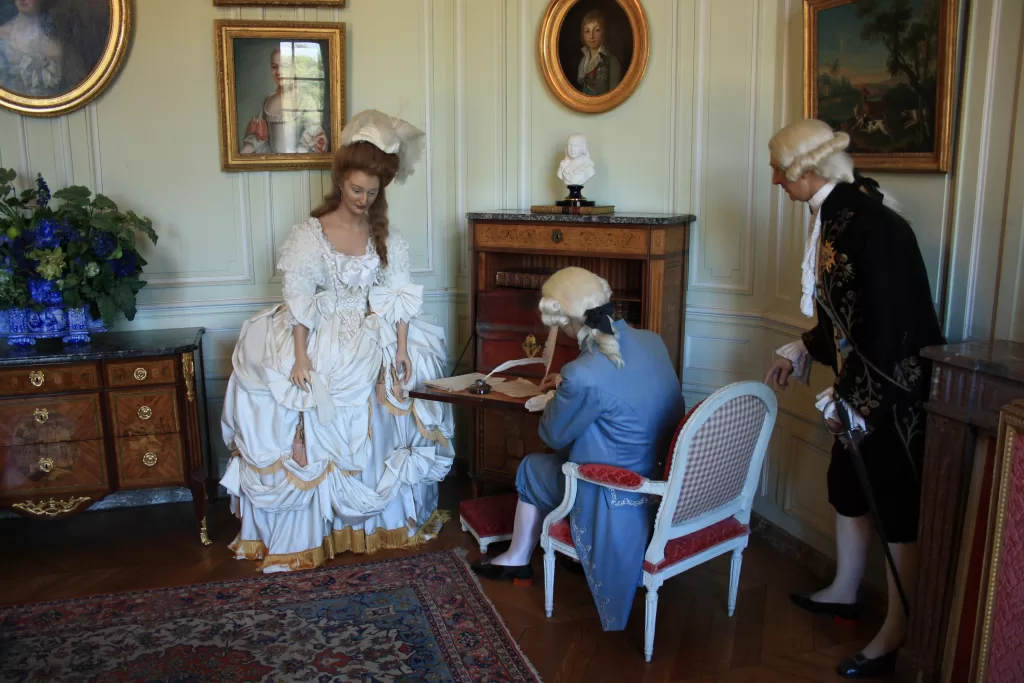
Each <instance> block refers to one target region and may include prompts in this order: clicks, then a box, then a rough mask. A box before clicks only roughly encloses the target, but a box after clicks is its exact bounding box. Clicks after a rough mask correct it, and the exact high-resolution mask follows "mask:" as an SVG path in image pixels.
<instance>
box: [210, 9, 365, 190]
mask: <svg viewBox="0 0 1024 683" xmlns="http://www.w3.org/2000/svg"><path fill="white" fill-rule="evenodd" d="M214 31H215V38H216V50H217V94H218V98H217V102H218V107H219V113H220V149H221V168H222V169H223V170H225V171H268V170H271V171H272V170H298V169H323V168H330V167H331V160H332V158H333V156H334V150H335V145H336V144H337V141H338V139H339V138H340V137H341V130H342V128H343V127H344V125H345V121H344V116H345V110H346V107H345V90H346V87H345V85H346V84H345V25H344V24H324V23H316V24H309V23H299V22H276V21H229V20H221V21H217V22H215V24H214Z"/></svg>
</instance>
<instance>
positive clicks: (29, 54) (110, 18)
mask: <svg viewBox="0 0 1024 683" xmlns="http://www.w3.org/2000/svg"><path fill="white" fill-rule="evenodd" d="M130 30H131V0H0V106H3V107H5V108H7V109H11V110H13V111H16V112H18V113H20V114H27V115H29V116H58V115H60V114H67V113H69V112H72V111H74V110H76V109H78V108H79V107H82V106H84V105H86V104H87V103H88V102H89V101H91V100H92V99H93V98H94V97H96V96H97V95H99V94H100V93H101V92H103V89H104V88H106V87H107V85H109V84H110V82H111V80H113V78H114V76H115V75H116V74H117V71H118V69H119V68H120V66H121V60H122V59H123V58H124V54H125V51H126V50H127V49H128V36H129V31H130Z"/></svg>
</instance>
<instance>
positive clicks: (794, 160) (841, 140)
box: [768, 119, 903, 214]
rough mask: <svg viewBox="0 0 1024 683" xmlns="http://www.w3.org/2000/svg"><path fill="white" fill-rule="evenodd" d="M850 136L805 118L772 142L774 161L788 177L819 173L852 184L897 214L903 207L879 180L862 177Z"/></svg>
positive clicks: (822, 123) (769, 142)
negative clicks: (851, 147) (856, 165)
mask: <svg viewBox="0 0 1024 683" xmlns="http://www.w3.org/2000/svg"><path fill="white" fill-rule="evenodd" d="M849 146H850V136H849V135H848V134H847V133H844V132H842V131H838V132H837V131H833V130H832V127H831V126H829V125H828V124H827V123H825V122H824V121H819V120H818V119H803V120H801V121H796V122H795V123H791V124H789V125H788V126H786V127H785V128H783V129H781V130H780V131H779V132H777V133H776V134H775V135H773V136H772V139H771V140H769V141H768V151H769V153H770V154H771V157H772V163H773V164H774V165H775V166H777V167H778V168H780V169H781V170H783V171H785V173H786V179H787V180H789V181H791V182H792V181H797V180H799V179H800V178H802V177H803V176H804V175H805V174H807V173H817V174H818V175H820V176H821V177H822V178H825V179H826V180H830V181H832V182H834V183H850V184H852V185H855V186H857V188H858V189H860V190H861V191H862V192H864V193H865V194H867V195H869V196H871V197H872V198H873V199H877V200H878V201H881V202H882V203H883V204H884V205H885V206H887V207H889V208H890V209H892V210H893V211H895V212H896V213H900V214H902V213H903V211H902V208H901V207H900V205H899V202H897V201H896V200H895V199H893V198H892V196H891V195H889V194H887V193H885V192H883V191H882V189H881V188H880V187H879V186H878V183H877V182H876V181H874V180H872V179H871V178H865V177H864V176H862V175H861V174H860V173H859V172H858V171H857V169H856V168H854V164H853V157H851V156H850V155H849V154H848V153H847V152H846V148H847V147H849Z"/></svg>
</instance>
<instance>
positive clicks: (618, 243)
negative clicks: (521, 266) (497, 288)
mask: <svg viewBox="0 0 1024 683" xmlns="http://www.w3.org/2000/svg"><path fill="white" fill-rule="evenodd" d="M648 237H649V233H648V231H647V230H643V229H639V228H583V227H573V226H571V225H553V226H552V225H543V226H535V225H504V224H493V223H478V224H477V225H476V230H475V235H474V239H475V240H476V246H477V248H478V249H515V250H516V251H545V252H548V253H553V254H554V253H559V252H569V253H587V254H595V255H596V254H607V255H609V256H615V257H618V258H628V257H629V256H634V257H637V258H641V257H644V256H646V255H647V242H648Z"/></svg>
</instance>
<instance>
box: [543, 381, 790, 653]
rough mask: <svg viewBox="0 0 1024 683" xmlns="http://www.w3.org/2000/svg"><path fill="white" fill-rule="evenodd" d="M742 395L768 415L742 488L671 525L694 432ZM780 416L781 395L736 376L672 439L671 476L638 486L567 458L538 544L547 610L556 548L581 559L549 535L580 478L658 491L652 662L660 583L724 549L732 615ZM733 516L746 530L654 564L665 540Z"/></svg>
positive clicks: (649, 584)
mask: <svg viewBox="0 0 1024 683" xmlns="http://www.w3.org/2000/svg"><path fill="white" fill-rule="evenodd" d="M743 396H754V397H756V398H758V399H760V400H761V401H763V402H764V404H765V410H766V415H765V419H764V422H763V423H762V425H761V428H760V432H759V434H758V436H757V440H756V442H755V444H754V450H753V453H752V455H751V458H750V465H749V467H748V468H747V472H746V474H745V480H744V484H743V488H742V490H741V492H740V493H739V495H737V496H735V497H734V498H733V499H731V500H729V501H728V502H726V503H724V504H722V505H719V506H718V507H716V508H714V509H712V510H709V511H705V512H703V513H702V514H699V515H698V516H696V517H694V518H692V519H689V520H685V521H684V522H682V523H680V524H678V525H673V523H672V519H673V516H674V514H675V510H676V505H677V503H678V502H679V497H680V495H681V492H682V486H683V482H684V481H685V478H686V471H687V465H688V464H689V451H690V446H691V444H692V442H693V439H694V437H695V436H696V435H697V434H698V433H699V432H700V429H701V427H703V426H704V425H705V424H706V423H707V422H708V421H709V420H710V419H711V418H712V417H713V416H714V415H715V414H716V413H717V412H718V410H719V409H721V408H722V407H723V406H725V405H726V404H728V403H729V402H730V401H733V400H735V399H737V398H740V397H743ZM777 416H778V401H777V399H776V397H775V393H774V392H773V391H772V390H771V389H770V388H769V387H768V386H767V385H765V384H764V383H762V382H753V381H745V382H736V383H734V384H730V385H728V386H725V387H723V388H721V389H719V390H718V391H716V392H715V393H713V394H712V395H711V396H709V397H708V398H707V399H705V400H704V401H703V402H702V403H701V404H700V405H699V406H698V407H697V408H695V409H694V411H693V412H692V413H691V414H690V415H688V416H687V417H686V420H685V424H684V425H683V427H682V429H681V430H680V431H679V434H678V435H677V436H676V439H675V443H674V444H673V445H672V449H673V450H672V453H673V457H672V466H671V471H670V472H669V476H668V479H667V481H653V480H650V479H647V478H645V477H641V478H640V479H641V483H640V485H639V486H636V487H624V486H619V485H616V484H612V483H609V482H605V481H599V480H596V479H593V478H589V477H587V476H586V475H585V474H582V473H581V472H580V471H579V469H580V465H579V464H577V463H573V462H568V463H565V464H564V465H562V472H564V473H565V476H566V481H565V496H564V498H563V499H562V503H561V504H560V505H559V506H558V507H557V508H555V509H554V510H553V511H552V512H551V513H550V514H549V515H548V516H547V517H545V518H544V522H543V525H542V527H541V539H540V544H541V547H542V548H543V549H544V612H545V614H546V615H547V616H548V617H550V616H551V614H552V612H553V610H554V587H555V553H556V552H557V553H562V554H563V555H566V556H568V557H571V558H573V559H575V560H579V555H578V554H577V553H576V549H575V547H573V546H572V544H567V543H565V542H564V541H561V540H559V539H557V538H555V537H553V536H552V535H551V528H552V527H553V526H554V525H555V524H556V523H557V522H559V521H561V520H562V519H564V518H565V517H566V516H567V515H568V514H569V511H570V510H571V509H572V506H573V505H574V504H575V501H576V492H577V488H578V482H579V481H580V480H582V481H587V482H590V483H592V484H596V485H598V486H604V487H606V488H611V489H616V490H619V491H624V492H627V493H645V494H648V495H654V496H660V497H661V503H660V504H659V506H658V514H657V518H656V519H655V523H654V532H653V534H652V535H651V541H650V543H649V544H648V546H647V551H646V553H645V554H644V565H645V566H644V568H643V570H642V578H641V583H642V585H643V586H644V587H645V588H646V589H647V602H646V613H645V624H644V658H645V659H646V660H647V661H648V662H649V661H651V656H652V654H653V652H654V630H655V622H656V619H657V612H658V589H659V588H661V586H662V584H663V583H664V582H665V581H666V580H668V579H670V578H672V577H673V576H676V575H678V574H681V573H683V572H685V571H687V570H688V569H692V568H693V567H695V566H697V565H700V564H703V563H704V562H707V561H708V560H711V559H714V558H715V557H718V556H719V555H724V554H725V553H732V568H731V572H730V580H729V597H728V611H729V616H730V617H731V616H733V614H734V613H735V610H736V597H737V592H738V589H739V577H740V568H741V566H742V562H743V550H744V549H745V548H746V547H747V541H748V539H749V536H750V530H749V524H750V514H751V511H752V508H753V502H754V493H755V491H756V490H757V483H758V480H759V478H760V474H761V468H762V465H763V463H764V458H765V454H766V453H767V450H768V442H769V440H770V439H771V434H772V430H773V429H774V427H775V420H776V418H777ZM730 518H733V519H735V521H736V522H738V523H739V524H740V525H742V526H743V529H744V533H742V535H739V536H735V537H732V538H729V539H727V540H725V541H723V542H720V543H715V544H714V545H711V546H710V547H707V548H705V549H703V550H701V551H699V552H697V553H695V554H693V555H691V556H689V557H686V558H685V559H682V560H681V561H679V562H675V563H673V564H670V565H668V566H666V567H663V568H661V569H656V570H653V571H652V570H650V569H649V568H648V567H647V565H650V566H651V567H655V566H657V565H658V564H659V563H660V562H662V561H663V560H664V559H665V548H666V546H667V545H668V544H669V543H670V542H671V541H673V540H674V539H677V538H682V537H685V536H688V535H690V534H693V533H696V532H699V531H702V530H704V529H707V528H708V527H711V526H712V525H715V524H718V523H720V522H724V521H727V520H729V519H730Z"/></svg>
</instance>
